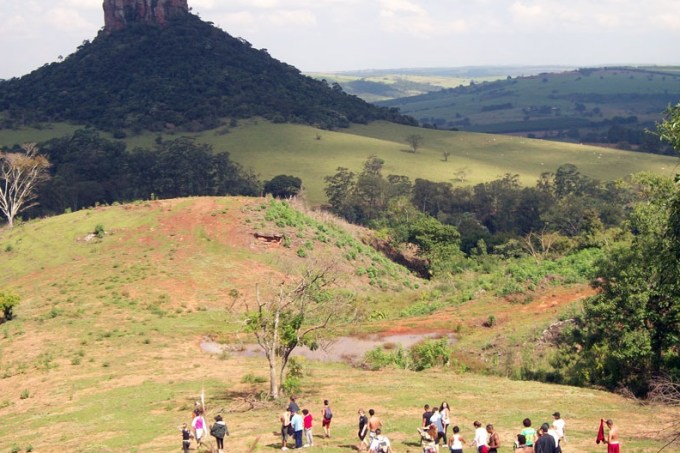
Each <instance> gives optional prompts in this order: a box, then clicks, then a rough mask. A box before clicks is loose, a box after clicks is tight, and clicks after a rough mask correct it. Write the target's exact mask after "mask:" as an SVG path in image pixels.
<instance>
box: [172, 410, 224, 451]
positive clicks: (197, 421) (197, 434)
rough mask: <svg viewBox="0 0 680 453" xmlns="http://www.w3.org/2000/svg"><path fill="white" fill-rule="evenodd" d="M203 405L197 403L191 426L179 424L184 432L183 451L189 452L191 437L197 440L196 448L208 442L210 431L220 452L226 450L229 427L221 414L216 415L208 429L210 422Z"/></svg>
mask: <svg viewBox="0 0 680 453" xmlns="http://www.w3.org/2000/svg"><path fill="white" fill-rule="evenodd" d="M203 414H204V409H203V406H202V405H200V404H199V403H196V405H195V407H194V411H193V413H192V415H193V418H192V419H191V427H189V426H187V424H186V423H183V424H182V425H181V426H179V428H178V429H179V430H180V431H181V432H182V451H183V452H184V453H189V449H190V448H191V439H194V440H195V441H196V448H197V449H199V448H201V446H203V445H204V444H205V443H206V440H207V438H208V433H210V435H211V436H212V437H214V438H215V442H216V443H217V451H218V453H223V452H224V437H225V436H228V435H229V428H227V424H226V423H225V421H224V419H223V418H222V416H221V415H220V414H217V415H216V416H215V423H213V424H212V426H210V428H209V429H208V424H207V422H206V421H205V417H204V415H203Z"/></svg>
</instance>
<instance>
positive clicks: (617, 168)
mask: <svg viewBox="0 0 680 453" xmlns="http://www.w3.org/2000/svg"><path fill="white" fill-rule="evenodd" d="M411 134H417V135H421V136H422V137H423V144H422V147H421V148H420V149H418V152H417V153H410V152H409V147H408V145H407V144H406V140H405V139H406V137H407V136H409V135H411ZM193 136H195V137H196V139H197V140H198V141H200V142H204V143H209V144H211V145H212V146H213V147H214V149H215V150H220V151H222V150H224V151H228V152H229V153H230V154H231V156H232V158H233V159H234V160H235V161H237V162H239V163H241V164H242V165H244V166H245V167H250V168H253V169H255V171H256V172H257V173H259V175H260V177H261V178H262V179H269V178H272V177H273V176H276V175H279V174H290V175H293V176H298V177H300V178H302V181H303V185H304V187H305V194H306V196H307V197H308V199H309V201H310V202H311V203H313V204H320V203H323V202H324V201H325V194H324V192H323V189H324V187H325V182H324V177H326V176H329V175H332V174H334V173H335V172H336V169H337V168H338V167H347V168H349V169H350V170H352V171H354V172H355V173H359V172H361V168H362V164H363V162H364V161H365V160H366V158H367V157H368V156H369V155H371V154H375V155H377V156H378V157H380V158H382V159H384V160H385V166H384V169H383V173H384V174H386V175H389V174H396V175H407V176H409V177H410V178H411V180H412V181H414V180H415V179H416V178H423V179H429V180H433V181H438V182H451V183H453V184H455V185H473V184H478V183H481V182H487V181H490V180H493V179H496V178H499V177H502V176H503V175H504V174H506V173H510V174H518V175H519V176H520V180H521V181H522V183H524V184H527V185H533V184H535V182H536V181H537V180H538V178H539V176H540V175H541V173H543V172H554V171H555V170H556V169H557V168H558V167H559V166H560V165H562V164H565V163H572V164H574V165H576V166H577V167H578V168H579V170H580V171H581V172H582V173H583V174H585V175H588V176H590V177H593V178H598V179H602V180H613V179H617V178H622V177H625V176H627V175H629V174H633V173H637V172H641V171H647V172H652V173H658V174H665V175H672V174H674V171H675V166H676V159H674V158H671V157H667V156H659V155H652V154H642V153H635V152H626V151H620V150H613V149H608V148H600V147H592V146H584V145H575V144H567V143H557V142H549V141H545V140H532V139H527V138H523V137H511V136H503V135H490V134H476V133H468V132H450V131H439V130H432V129H422V128H414V127H409V126H403V125H398V124H393V123H388V122H374V123H371V124H369V125H352V126H351V127H350V128H348V129H342V130H337V131H324V130H319V129H315V128H312V127H309V126H302V125H292V124H272V123H269V122H266V121H253V120H251V121H241V122H240V124H239V126H238V127H237V128H234V129H232V130H231V132H229V133H228V134H223V135H222V134H219V133H217V131H205V132H202V133H200V134H195V135H193ZM153 139H154V136H152V135H150V134H147V135H143V136H139V137H135V138H131V139H129V140H128V143H130V145H131V146H134V145H139V146H152V142H153ZM444 152H449V153H450V155H449V157H448V161H444V155H443V153H444ZM460 171H463V172H464V174H465V180H464V181H462V182H461V181H460V180H459V179H458V173H459V172H460Z"/></svg>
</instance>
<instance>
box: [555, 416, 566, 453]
mask: <svg viewBox="0 0 680 453" xmlns="http://www.w3.org/2000/svg"><path fill="white" fill-rule="evenodd" d="M553 418H554V419H555V420H554V421H553V423H552V427H553V429H554V430H555V434H556V436H557V451H558V452H559V453H562V446H561V444H562V441H563V440H564V425H565V423H564V419H563V418H561V417H560V413H559V412H555V413H553Z"/></svg>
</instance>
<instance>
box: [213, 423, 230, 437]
mask: <svg viewBox="0 0 680 453" xmlns="http://www.w3.org/2000/svg"><path fill="white" fill-rule="evenodd" d="M226 434H227V425H223V424H221V423H215V424H214V425H212V427H211V428H210V435H211V436H213V437H221V438H223V437H224V436H225V435H226Z"/></svg>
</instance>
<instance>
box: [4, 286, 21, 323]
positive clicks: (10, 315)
mask: <svg viewBox="0 0 680 453" xmlns="http://www.w3.org/2000/svg"><path fill="white" fill-rule="evenodd" d="M19 300H20V299H19V296H17V295H16V294H13V293H10V292H0V310H2V316H3V318H4V319H5V321H11V320H12V319H14V307H16V306H17V305H19Z"/></svg>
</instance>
